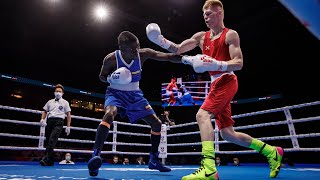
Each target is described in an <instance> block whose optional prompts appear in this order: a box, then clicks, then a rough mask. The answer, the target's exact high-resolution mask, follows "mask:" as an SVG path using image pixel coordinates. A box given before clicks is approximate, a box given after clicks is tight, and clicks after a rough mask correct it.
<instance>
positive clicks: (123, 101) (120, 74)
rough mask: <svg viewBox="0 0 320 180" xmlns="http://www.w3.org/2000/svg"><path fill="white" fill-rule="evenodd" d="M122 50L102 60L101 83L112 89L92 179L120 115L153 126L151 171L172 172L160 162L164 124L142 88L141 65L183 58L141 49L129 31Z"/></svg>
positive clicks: (123, 35)
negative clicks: (140, 84) (108, 137)
mask: <svg viewBox="0 0 320 180" xmlns="http://www.w3.org/2000/svg"><path fill="white" fill-rule="evenodd" d="M118 45H119V50H116V51H114V52H111V53H109V54H108V55H107V56H106V57H105V58H104V60H103V65H102V68H101V72H100V76H99V78H100V80H101V81H102V82H105V83H109V84H110V85H109V86H108V87H107V90H106V95H105V104H104V109H105V115H104V116H103V118H102V121H101V123H100V124H99V126H98V128H97V132H96V137H95V143H94V148H93V154H92V158H91V159H90V160H89V162H88V169H89V174H90V176H97V175H98V172H99V168H100V167H101V165H102V159H101V157H100V154H101V150H102V147H103V144H104V141H105V140H106V138H107V136H108V133H109V129H110V125H111V124H112V121H113V119H114V117H115V116H116V115H117V114H118V113H119V114H120V116H121V117H122V118H123V117H125V116H128V118H129V120H130V122H131V123H135V122H137V121H139V120H144V121H145V122H146V123H147V124H149V125H150V126H151V151H150V161H149V164H148V167H149V169H157V170H159V171H160V172H169V171H171V169H170V168H169V167H166V166H164V165H163V164H162V163H161V161H160V160H159V159H158V154H159V153H158V146H159V143H160V131H161V121H160V119H159V118H158V117H157V116H156V114H155V112H154V111H153V109H152V107H151V106H150V105H149V103H148V101H147V100H146V99H145V98H144V97H143V92H142V91H141V90H140V88H139V81H140V79H141V72H142V65H143V63H144V62H145V61H146V60H158V61H170V62H173V63H181V56H180V55H175V54H172V53H163V52H158V51H155V50H153V49H149V48H141V49H140V44H139V40H138V38H137V37H136V36H135V35H134V34H132V33H131V32H129V31H123V32H121V33H120V35H119V36H118Z"/></svg>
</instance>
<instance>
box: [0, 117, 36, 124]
mask: <svg viewBox="0 0 320 180" xmlns="http://www.w3.org/2000/svg"><path fill="white" fill-rule="evenodd" d="M0 122H5V123H15V124H28V125H34V126H40V122H28V121H18V120H11V119H0Z"/></svg>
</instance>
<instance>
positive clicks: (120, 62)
mask: <svg viewBox="0 0 320 180" xmlns="http://www.w3.org/2000/svg"><path fill="white" fill-rule="evenodd" d="M116 59H117V69H119V68H121V67H126V68H128V69H129V70H130V71H131V75H132V81H131V82H137V81H140V79H141V71H142V69H141V61H140V56H139V54H138V58H135V59H133V60H132V61H131V63H130V64H127V63H126V62H125V61H124V59H123V58H122V56H121V52H120V50H116Z"/></svg>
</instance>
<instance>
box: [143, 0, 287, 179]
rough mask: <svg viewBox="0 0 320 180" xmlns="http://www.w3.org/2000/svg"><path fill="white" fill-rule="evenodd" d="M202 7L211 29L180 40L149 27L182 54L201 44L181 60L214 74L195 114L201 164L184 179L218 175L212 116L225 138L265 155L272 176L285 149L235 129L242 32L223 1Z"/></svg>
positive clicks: (212, 0) (155, 38)
mask: <svg viewBox="0 0 320 180" xmlns="http://www.w3.org/2000/svg"><path fill="white" fill-rule="evenodd" d="M202 10H203V18H204V21H205V23H206V25H207V27H208V28H209V30H208V31H200V32H197V33H195V34H194V35H193V36H192V37H191V38H189V39H186V40H184V41H182V42H181V44H175V43H173V42H171V41H169V40H167V39H165V38H164V37H163V35H161V31H160V27H159V26H158V25H157V24H155V23H151V24H149V25H148V26H147V28H146V31H147V36H148V38H149V40H150V41H152V42H153V43H155V44H157V45H159V46H161V47H162V48H164V49H167V50H168V51H170V52H173V53H176V54H182V53H185V52H188V51H190V50H192V49H194V48H196V47H200V48H201V50H202V54H198V55H196V56H183V58H182V62H183V63H184V64H188V65H191V66H192V67H193V69H194V70H195V71H196V72H197V73H203V72H206V71H207V72H209V74H210V77H211V86H210V92H209V94H208V95H207V97H206V99H205V101H204V103H203V104H202V106H201V107H200V109H199V110H198V113H197V115H196V119H197V122H198V125H199V129H200V136H201V141H202V161H201V166H200V168H199V169H198V170H196V171H195V172H194V173H192V174H190V175H188V176H184V177H182V179H183V180H190V179H219V176H218V171H217V169H216V167H215V162H214V159H215V153H214V144H213V140H214V133H213V132H214V131H213V126H212V123H211V119H212V118H215V120H216V122H217V125H218V128H219V130H220V134H221V136H222V138H224V139H225V140H227V141H230V142H233V143H235V144H238V145H240V146H243V147H247V148H251V149H254V150H256V151H257V152H259V153H262V154H263V155H264V156H266V157H267V159H268V162H269V165H270V177H271V178H275V177H276V176H277V175H278V173H279V171H280V165H281V160H282V156H283V149H282V148H281V147H276V146H271V145H269V144H266V143H264V142H262V141H260V140H258V139H256V138H253V137H251V136H249V135H247V134H245V133H241V132H236V131H235V130H234V128H233V125H234V121H233V119H232V118H231V105H230V101H231V100H232V99H233V97H234V95H235V94H236V92H237V90H238V80H237V76H236V75H235V73H234V71H238V70H241V69H242V66H243V56H242V51H241V48H240V38H239V34H238V33H237V32H236V31H235V30H233V29H229V28H227V27H225V26H224V22H223V19H224V8H223V4H222V2H221V1H219V0H207V1H206V2H205V3H204V5H203V8H202Z"/></svg>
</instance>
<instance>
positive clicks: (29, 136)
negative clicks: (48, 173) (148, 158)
mask: <svg viewBox="0 0 320 180" xmlns="http://www.w3.org/2000/svg"><path fill="white" fill-rule="evenodd" d="M0 136H3V137H14V138H25V139H40V137H39V136H32V135H22V134H10V133H0ZM44 139H46V138H45V137H44ZM58 141H61V142H74V143H83V144H85V143H88V144H93V143H94V141H92V140H82V139H65V138H59V139H58ZM104 144H108V145H113V144H116V145H120V146H147V147H149V146H151V145H150V144H143V143H125V142H104Z"/></svg>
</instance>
